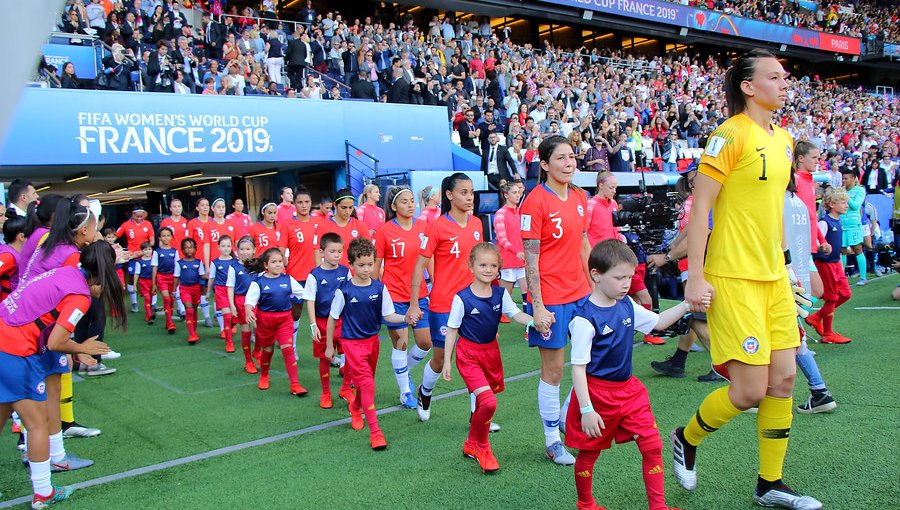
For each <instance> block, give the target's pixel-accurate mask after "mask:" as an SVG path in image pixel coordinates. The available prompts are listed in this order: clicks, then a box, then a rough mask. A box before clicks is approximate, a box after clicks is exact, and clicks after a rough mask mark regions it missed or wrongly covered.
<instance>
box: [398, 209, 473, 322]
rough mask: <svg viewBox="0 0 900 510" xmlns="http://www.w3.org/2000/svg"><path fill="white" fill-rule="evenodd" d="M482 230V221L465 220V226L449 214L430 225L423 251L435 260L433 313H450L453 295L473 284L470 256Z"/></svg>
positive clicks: (431, 306) (423, 243)
mask: <svg viewBox="0 0 900 510" xmlns="http://www.w3.org/2000/svg"><path fill="white" fill-rule="evenodd" d="M381 230H383V229H381ZM481 230H482V229H481V220H479V219H478V218H476V217H474V216H468V217H467V218H466V225H465V226H460V224H459V223H457V222H456V220H454V219H453V218H451V217H450V216H448V215H446V214H444V215H441V216H440V217H439V218H438V219H436V220H434V221H433V222H432V223H431V224H430V225H428V229H427V230H426V231H425V238H424V239H422V243H421V250H422V255H424V256H425V257H428V258H434V275H433V278H432V279H433V281H434V283H433V285H432V287H431V299H430V301H429V302H428V308H429V309H430V310H431V311H432V312H435V313H450V305H451V304H452V303H453V296H455V295H456V293H457V292H459V291H461V290H462V289H464V288H465V287H466V285H469V284H470V283H472V271H470V270H469V254H470V253H471V252H472V248H473V247H474V246H475V245H476V244H478V243H480V242H481V240H482V232H481ZM422 285H423V286H424V285H425V284H424V283H423V284H422Z"/></svg>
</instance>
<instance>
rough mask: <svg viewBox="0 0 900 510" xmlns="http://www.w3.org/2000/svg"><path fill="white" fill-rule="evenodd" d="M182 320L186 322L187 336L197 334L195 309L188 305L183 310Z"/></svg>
mask: <svg viewBox="0 0 900 510" xmlns="http://www.w3.org/2000/svg"><path fill="white" fill-rule="evenodd" d="M184 318H185V320H184V322H185V323H186V324H187V330H188V336H189V337H196V336H197V310H196V309H194V308H192V307H190V306H188V307H185V310H184Z"/></svg>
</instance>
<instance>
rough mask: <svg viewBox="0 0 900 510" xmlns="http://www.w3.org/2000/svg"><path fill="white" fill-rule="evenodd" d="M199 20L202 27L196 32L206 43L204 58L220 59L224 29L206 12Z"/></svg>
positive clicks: (223, 41) (223, 42)
mask: <svg viewBox="0 0 900 510" xmlns="http://www.w3.org/2000/svg"><path fill="white" fill-rule="evenodd" d="M200 19H201V23H202V27H200V29H199V30H198V32H199V33H200V37H202V38H203V40H204V41H206V58H209V59H220V58H222V46H223V45H224V44H225V29H224V28H223V27H222V25H220V24H219V23H217V22H215V21H213V20H212V19H211V18H210V15H209V13H207V12H204V13H203V16H202V17H201V18H200ZM203 82H204V83H206V80H205V79H204V80H203ZM217 86H218V84H217ZM204 93H205V92H204Z"/></svg>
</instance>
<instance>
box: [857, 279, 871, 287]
mask: <svg viewBox="0 0 900 510" xmlns="http://www.w3.org/2000/svg"><path fill="white" fill-rule="evenodd" d="M868 283H869V280H860V281H858V282H856V286H857V287H865V286H866V284H868Z"/></svg>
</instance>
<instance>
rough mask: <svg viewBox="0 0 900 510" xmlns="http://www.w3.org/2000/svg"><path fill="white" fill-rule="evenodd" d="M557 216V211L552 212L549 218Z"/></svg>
mask: <svg viewBox="0 0 900 510" xmlns="http://www.w3.org/2000/svg"><path fill="white" fill-rule="evenodd" d="M558 214H559V211H556V212H552V213H550V217H551V218H553V217H555V216H556V215H558Z"/></svg>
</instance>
